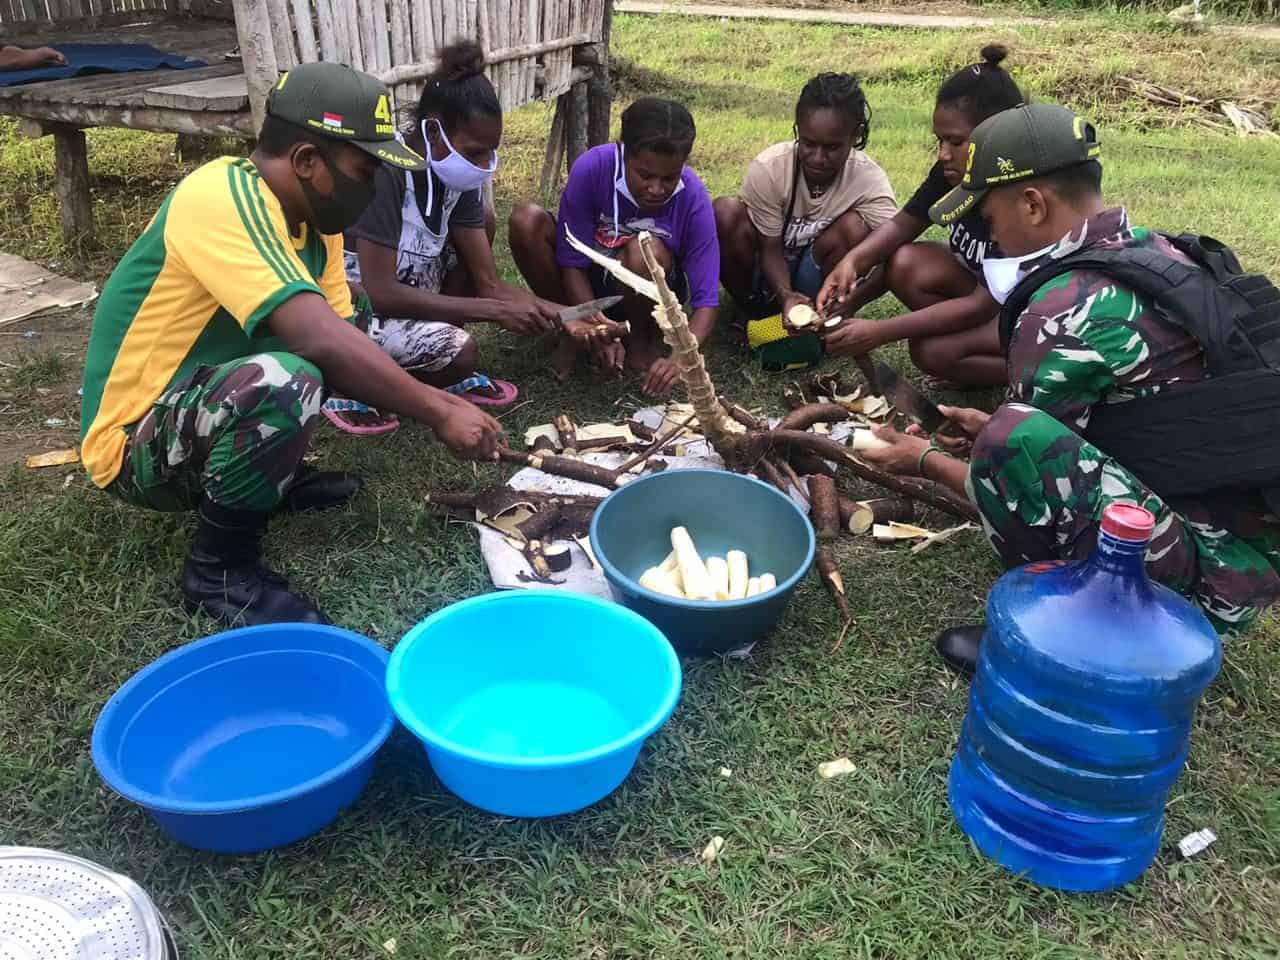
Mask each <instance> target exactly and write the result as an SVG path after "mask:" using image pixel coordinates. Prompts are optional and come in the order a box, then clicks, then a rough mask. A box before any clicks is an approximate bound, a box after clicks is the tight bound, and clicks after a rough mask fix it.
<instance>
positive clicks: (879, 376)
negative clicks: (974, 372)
mask: <svg viewBox="0 0 1280 960" xmlns="http://www.w3.org/2000/svg"><path fill="white" fill-rule="evenodd" d="M875 373H876V380H877V381H878V382H879V384H880V387H881V388H882V389H883V392H884V395H885V397H887V398H888V400H889V402H890V403H892V404H893V405H894V406H895V407H897V408H898V409H899V410H901V411H902V412H903V413H905V414H906V415H907V416H909V417H914V418H915V419H916V420H917V421H918V422H919V424H920V426H921V427H922V428H924V430H925V431H926V432H927V433H934V432H936V431H938V430H940V429H942V428H943V427H944V426H946V425H947V424H949V423H950V422H951V421H950V420H948V419H947V418H946V417H945V416H943V414H942V411H941V410H939V409H938V407H937V405H936V404H935V403H934V402H933V401H932V400H930V399H929V398H928V397H926V396H925V395H924V394H923V393H921V392H920V391H919V390H917V389H916V388H915V385H914V384H912V383H911V381H909V380H907V379H905V378H903V377H901V376H899V375H898V371H897V370H895V369H893V367H891V366H889V365H888V364H887V363H882V362H880V361H879V360H877V361H876V362H875Z"/></svg>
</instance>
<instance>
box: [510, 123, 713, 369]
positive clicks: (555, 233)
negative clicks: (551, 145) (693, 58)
mask: <svg viewBox="0 0 1280 960" xmlns="http://www.w3.org/2000/svg"><path fill="white" fill-rule="evenodd" d="M694 136H695V129H694V125H693V117H691V116H690V115H689V111H688V110H686V109H685V108H684V106H682V105H681V104H679V103H675V102H674V101H671V100H658V99H654V98H645V99H642V100H637V101H636V102H635V103H633V104H631V106H629V107H627V109H626V110H624V111H623V113H622V135H621V137H620V139H619V142H618V143H609V144H603V145H601V146H599V147H593V148H592V149H590V150H588V151H587V152H586V153H584V154H583V155H582V156H581V157H579V158H578V160H577V162H576V163H574V165H573V169H572V170H571V171H569V181H568V183H566V184H565V188H564V193H562V194H561V195H560V211H559V217H558V221H557V220H553V219H552V217H551V214H550V213H548V212H547V211H546V210H544V209H542V208H541V207H539V206H538V205H536V204H524V205H522V206H519V207H516V209H515V210H513V211H512V213H511V222H510V241H511V252H512V254H513V256H514V257H515V261H516V265H517V266H518V267H519V268H520V273H521V274H522V275H523V276H524V278H525V280H526V281H527V282H528V284H529V286H530V287H532V288H533V291H534V292H535V293H536V294H537V295H538V296H540V297H544V298H546V299H548V300H552V301H555V302H557V303H570V304H578V303H586V302H587V301H588V300H592V299H595V298H597V297H603V296H608V295H610V294H614V293H619V294H623V295H625V299H624V300H623V302H622V303H621V304H619V305H618V307H616V308H614V310H613V311H610V313H615V311H616V316H615V319H619V320H626V321H629V322H630V324H631V335H630V336H629V337H627V338H626V340H624V341H620V342H613V343H609V344H604V345H598V346H593V347H592V348H591V351H592V353H593V355H594V359H595V361H596V363H597V364H599V365H600V366H601V367H603V368H604V369H606V370H612V371H615V372H621V371H622V369H623V368H624V367H626V368H629V369H631V370H634V371H636V372H638V373H639V374H641V376H642V378H643V384H642V386H643V389H644V391H645V393H648V394H665V393H668V392H669V391H670V390H671V388H672V387H673V386H674V385H675V383H676V380H677V374H676V369H675V365H674V364H673V363H672V362H671V360H670V359H669V357H668V356H667V351H666V348H665V347H664V346H663V343H662V335H661V333H660V332H659V331H658V328H657V325H656V324H655V323H654V321H653V316H652V311H653V303H652V302H650V301H649V300H648V299H647V298H645V297H642V296H639V295H637V294H632V293H631V292H630V291H629V290H627V289H625V288H622V287H620V286H619V285H618V284H617V282H616V281H615V280H614V279H613V278H612V277H610V276H609V275H608V274H606V273H605V272H604V271H603V270H601V269H600V268H599V267H597V266H595V265H593V264H592V263H591V261H590V260H588V259H587V258H586V257H584V256H583V255H582V254H580V253H578V252H577V251H575V250H573V249H572V248H571V247H570V246H569V242H568V240H567V239H566V237H565V227H568V228H569V229H570V230H572V231H573V235H574V236H575V237H577V238H578V239H579V240H582V241H583V242H584V243H588V244H591V245H592V246H593V247H594V248H595V249H596V250H599V251H600V252H601V253H604V254H605V255H607V256H610V257H614V258H616V259H617V260H618V261H619V262H620V263H622V264H623V265H624V266H626V267H627V268H629V269H631V270H634V271H635V272H636V273H638V274H641V275H642V276H646V277H647V276H648V275H649V271H648V270H647V269H645V265H644V258H643V257H642V256H641V254H640V248H639V245H638V244H636V243H634V242H633V241H634V240H635V238H636V236H637V235H639V233H640V232H641V231H642V230H647V231H648V232H649V233H650V235H651V236H652V237H653V238H654V241H655V242H654V252H655V254H656V255H657V258H658V262H659V263H661V264H662V267H663V269H664V270H665V271H666V274H667V279H668V282H670V283H671V285H672V290H674V291H675V293H676V295H677V296H679V297H680V298H681V300H683V301H685V302H686V304H687V306H688V307H690V308H692V311H693V312H692V315H691V316H690V318H689V326H690V328H691V329H692V330H693V333H694V336H696V337H697V338H698V342H699V343H705V342H706V340H707V338H708V337H709V336H710V335H711V331H712V329H714V327H715V322H716V314H717V312H718V310H719V306H720V248H719V245H718V243H717V240H716V221H715V214H714V212H713V211H712V208H711V197H710V196H709V195H708V193H707V188H706V187H704V186H703V184H702V181H701V180H699V179H698V176H697V174H695V173H694V172H693V171H692V170H690V169H689V168H688V167H687V166H685V161H686V160H688V158H689V153H690V151H691V150H692V149H693V140H694ZM582 349H583V347H582V346H581V345H580V344H578V343H575V342H572V341H570V340H568V339H567V338H566V339H562V340H561V343H560V345H559V347H558V348H557V350H556V354H555V356H554V357H553V358H552V361H551V364H552V370H553V371H554V372H555V374H556V376H557V377H559V378H561V379H563V378H565V377H567V376H568V375H569V374H570V373H571V372H572V371H573V368H574V366H575V365H576V363H577V360H578V356H579V354H580V352H581V351H582Z"/></svg>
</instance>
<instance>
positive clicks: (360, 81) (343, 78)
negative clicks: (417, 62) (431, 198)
mask: <svg viewBox="0 0 1280 960" xmlns="http://www.w3.org/2000/svg"><path fill="white" fill-rule="evenodd" d="M267 113H268V114H269V115H270V116H273V117H279V118H280V119H281V120H287V121H288V122H289V123H292V124H295V125H296V126H299V127H302V128H303V129H304V130H309V131H311V132H312V133H316V134H319V135H320V136H323V137H328V138H329V139H331V140H345V141H347V142H348V143H350V144H351V145H352V146H353V147H359V148H360V149H361V150H363V151H365V153H368V154H372V155H373V156H375V157H377V158H378V159H379V160H385V161H386V162H387V163H390V164H392V165H394V166H397V167H399V168H400V169H402V170H422V169H424V168H425V167H426V165H427V161H426V160H424V159H423V158H422V157H420V156H418V154H416V153H415V152H414V151H412V150H410V149H409V148H408V147H406V146H405V145H404V144H403V143H401V142H400V141H399V140H397V139H396V127H395V122H394V121H393V119H392V116H391V93H390V91H388V90H387V88H386V86H385V85H384V84H383V83H382V82H381V81H380V80H379V79H378V78H377V77H371V76H370V75H369V74H367V73H361V72H360V71H358V70H352V69H351V68H350V67H348V66H345V65H343V64H341V63H300V64H298V65H297V66H296V67H294V68H293V69H292V70H290V71H289V72H288V73H285V74H283V75H282V76H281V77H280V79H279V80H278V81H277V82H276V85H275V87H274V88H272V90H271V94H270V95H269V96H268V97H267Z"/></svg>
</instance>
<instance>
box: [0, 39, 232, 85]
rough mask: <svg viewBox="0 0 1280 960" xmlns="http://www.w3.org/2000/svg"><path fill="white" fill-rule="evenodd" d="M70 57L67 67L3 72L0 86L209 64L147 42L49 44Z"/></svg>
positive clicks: (0, 76) (187, 68) (189, 67)
mask: <svg viewBox="0 0 1280 960" xmlns="http://www.w3.org/2000/svg"><path fill="white" fill-rule="evenodd" d="M49 46H51V47H53V49H55V50H57V51H59V52H60V53H61V54H62V55H63V56H64V57H66V58H67V65H66V66H65V67H56V66H49V67H37V68H36V69H35V70H11V71H7V72H0V87H11V86H13V85H15V84H19V83H41V82H43V81H45V80H64V79H66V78H67V77H79V76H84V75H86V74H90V73H130V72H133V71H136V70H159V69H160V68H162V67H169V68H171V69H174V70H190V69H191V68H192V67H204V66H208V64H206V63H205V62H204V61H203V60H196V59H194V58H192V57H184V56H182V55H181V54H178V53H165V52H164V51H163V50H157V49H156V48H155V47H152V46H150V45H148V44H145V43H53V44H49Z"/></svg>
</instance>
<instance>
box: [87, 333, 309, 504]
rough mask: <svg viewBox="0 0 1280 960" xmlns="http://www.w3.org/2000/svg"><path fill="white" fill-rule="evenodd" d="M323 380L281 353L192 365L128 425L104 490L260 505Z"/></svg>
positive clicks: (285, 480) (297, 458) (291, 458)
mask: <svg viewBox="0 0 1280 960" xmlns="http://www.w3.org/2000/svg"><path fill="white" fill-rule="evenodd" d="M323 386H324V383H323V380H322V378H321V376H320V371H319V370H318V369H317V368H316V367H315V366H314V365H313V364H311V363H308V362H307V361H306V360H303V359H302V358H301V357H298V356H295V355H294V354H291V353H260V354H256V355H254V356H249V357H242V358H240V359H238V360H232V361H230V362H229V363H223V364H219V365H217V366H209V367H200V368H198V369H197V370H196V372H195V373H194V374H192V375H191V376H190V377H188V378H187V379H185V380H184V381H182V382H181V383H178V384H175V385H174V386H173V387H171V388H170V389H169V390H168V391H167V392H166V393H165V394H164V396H162V397H161V398H160V399H159V400H158V401H157V402H156V404H155V405H154V406H153V407H152V408H151V410H150V412H148V413H147V415H146V416H144V417H143V418H142V419H141V420H139V421H138V422H137V423H136V424H134V426H133V428H132V431H131V434H130V438H129V445H128V447H127V448H126V449H125V455H124V464H123V466H122V467H121V470H120V475H119V476H118V477H117V478H116V479H115V480H114V481H113V482H112V483H111V485H110V486H108V487H107V492H108V493H110V494H112V495H113V496H116V497H119V498H120V499H121V500H124V501H126V502H128V503H132V504H134V505H136V506H140V507H147V508H149V509H152V510H192V509H195V507H196V506H197V505H198V504H199V502H200V500H201V498H202V497H206V496H207V497H208V498H209V499H210V500H212V501H213V502H214V503H216V504H217V505H218V506H220V507H224V508H226V509H229V510H254V511H267V510H270V509H272V508H273V507H274V506H275V505H276V504H277V503H279V502H280V499H281V497H282V496H283V495H284V491H285V489H286V488H287V487H288V485H289V483H290V481H291V480H292V479H293V476H294V474H295V472H296V471H297V469H298V466H299V465H300V464H301V463H302V457H303V455H304V454H305V453H306V452H307V447H308V445H309V444H310V442H311V436H312V434H314V433H315V430H316V427H317V426H318V425H319V422H320V421H319V418H320V404H321V401H322V399H323V396H322V393H323Z"/></svg>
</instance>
